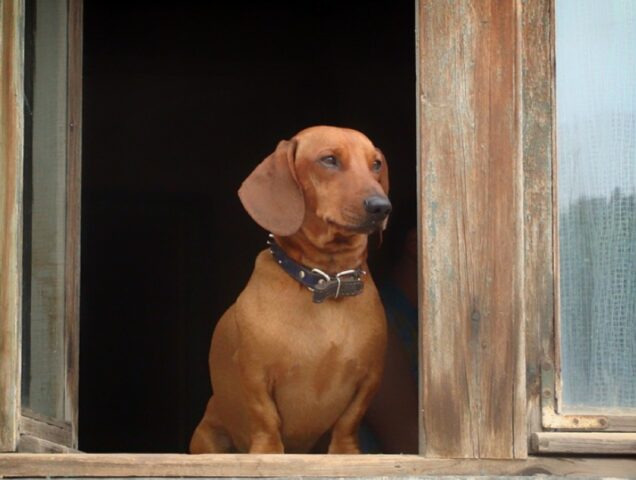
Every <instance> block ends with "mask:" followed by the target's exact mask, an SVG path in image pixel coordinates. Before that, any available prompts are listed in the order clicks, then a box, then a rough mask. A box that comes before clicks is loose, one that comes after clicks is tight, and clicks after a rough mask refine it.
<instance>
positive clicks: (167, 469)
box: [0, 453, 636, 477]
mask: <svg viewBox="0 0 636 480" xmlns="http://www.w3.org/2000/svg"><path fill="white" fill-rule="evenodd" d="M634 472H636V459H628V458H556V457H545V458H541V457H530V458H528V459H524V460H478V459H433V458H424V457H419V456H417V455H240V454H232V455H185V454H82V453H79V454H76V453H69V454H28V453H7V454H0V477H42V476H46V477H221V476H227V477H290V476H308V477H361V476H373V477H376V476H414V475H536V474H548V475H579V476H580V475H601V476H610V477H628V476H630V475H633V474H634Z"/></svg>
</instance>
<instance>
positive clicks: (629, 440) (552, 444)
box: [531, 432, 636, 474]
mask: <svg viewBox="0 0 636 480" xmlns="http://www.w3.org/2000/svg"><path fill="white" fill-rule="evenodd" d="M531 446H532V451H533V452H536V453H562V454H594V455H607V454H613V455H615V454H621V455H636V433H604V432H595V433H591V432H584V433H583V432H577V433H564V432H539V433H534V434H532V437H531ZM634 473H636V470H634V471H633V472H632V474H634Z"/></svg>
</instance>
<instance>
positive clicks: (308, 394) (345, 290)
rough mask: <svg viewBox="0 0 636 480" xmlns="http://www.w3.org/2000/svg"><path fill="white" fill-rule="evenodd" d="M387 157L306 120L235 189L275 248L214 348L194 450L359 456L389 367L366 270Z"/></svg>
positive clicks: (382, 205) (220, 327) (383, 212)
mask: <svg viewBox="0 0 636 480" xmlns="http://www.w3.org/2000/svg"><path fill="white" fill-rule="evenodd" d="M388 192H389V175H388V166H387V163H386V159H385V158H384V155H383V154H382V152H381V151H380V150H379V149H377V148H376V147H374V145H373V144H372V143H371V141H370V140H369V139H368V138H367V137H366V136H365V135H364V134H362V133H360V132H358V131H356V130H351V129H345V128H337V127H329V126H317V127H311V128H307V129H305V130H302V131H301V132H299V133H298V134H296V135H295V136H294V137H293V138H292V139H291V140H283V141H281V142H280V143H279V144H278V146H277V147H276V150H275V151H274V152H273V153H272V154H271V155H269V156H268V157H267V158H266V159H265V160H263V161H262V162H261V163H260V164H259V165H258V166H257V167H256V169H255V170H254V171H253V172H252V173H251V174H250V175H249V176H248V177H247V178H246V179H245V181H244V182H243V184H242V185H241V187H240V189H239V192H238V194H239V197H240V200H241V202H242V204H243V206H244V207H245V209H246V210H247V212H248V214H249V215H250V216H251V217H252V218H253V219H254V220H255V221H256V223H258V224H259V225H260V226H261V227H263V228H264V229H266V230H268V231H269V232H271V234H270V241H269V248H268V249H266V250H264V251H262V252H261V253H260V254H259V255H258V256H257V258H256V262H255V266H254V271H253V273H252V275H251V277H250V279H249V281H248V283H247V286H246V287H245V289H244V290H243V291H242V293H241V294H240V295H239V296H238V298H237V300H236V302H235V303H234V304H233V305H232V306H231V307H230V308H229V309H228V310H227V311H226V312H225V314H224V315H223V316H222V317H221V319H220V320H219V322H218V324H217V326H216V328H215V331H214V334H213V336H212V343H211V347H210V356H209V367H210V376H211V381H212V387H213V395H212V397H211V398H210V400H209V402H208V404H207V407H206V410H205V413H204V415H203V418H202V419H201V421H200V423H199V424H198V426H197V427H196V429H195V431H194V434H193V436H192V440H191V442H190V452H191V453H225V452H236V451H238V452H250V453H284V452H288V453H304V452H308V451H310V450H311V449H312V447H313V446H314V445H315V444H316V442H317V441H318V439H320V438H321V437H322V436H323V434H326V433H328V432H329V431H331V438H330V442H329V447H328V452H329V453H359V452H360V449H359V445H358V438H357V430H358V425H359V423H360V421H361V419H362V417H363V415H364V413H365V411H366V409H367V407H368V405H369V403H370V401H371V399H372V397H373V394H374V393H375V391H376V390H377V388H378V386H379V383H380V379H381V377H382V371H383V366H384V354H385V349H386V338H387V337H386V335H387V334H386V318H385V314H384V309H383V307H382V303H381V301H380V297H379V295H378V292H377V289H376V287H375V284H374V283H373V280H372V278H371V276H370V275H369V274H368V273H367V269H368V267H367V262H366V260H367V243H368V235H369V234H371V233H372V232H374V231H376V230H381V229H383V228H384V227H385V226H386V222H387V219H388V215H389V213H390V211H391V203H390V201H389V199H388Z"/></svg>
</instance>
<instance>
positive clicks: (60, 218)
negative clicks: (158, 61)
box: [22, 0, 67, 419]
mask: <svg viewBox="0 0 636 480" xmlns="http://www.w3.org/2000/svg"><path fill="white" fill-rule="evenodd" d="M29 7H30V8H31V10H30V11H29V12H28V14H27V30H28V29H29V28H30V29H31V30H32V31H28V32H27V36H28V38H29V39H30V40H31V42H32V44H28V45H27V52H26V59H25V62H26V65H27V67H26V68H27V70H29V69H30V72H29V74H28V75H27V80H30V84H29V85H27V86H25V90H26V94H27V100H26V104H25V124H26V125H25V131H26V137H25V143H27V142H28V144H27V146H26V148H25V163H27V164H28V165H27V166H26V167H25V183H30V188H29V185H27V186H25V192H29V193H26V194H25V195H29V194H30V198H29V199H25V205H29V203H30V206H31V209H30V212H29V211H25V245H28V246H30V248H28V252H25V276H27V277H28V278H27V279H26V282H25V290H27V291H25V297H24V298H25V300H26V301H25V305H24V310H25V311H24V325H23V382H22V405H23V406H25V407H28V408H30V409H31V410H33V411H35V412H36V413H39V414H43V415H46V416H49V417H54V418H57V419H64V418H65V412H64V409H65V405H64V391H65V381H66V379H65V372H66V369H65V362H64V360H65V355H64V323H65V322H64V314H65V308H64V292H65V288H64V280H65V243H66V242H65V240H66V235H65V233H66V86H67V83H66V75H67V58H66V44H67V36H66V18H67V6H66V1H64V0H36V1H33V2H29V3H28V4H27V8H29ZM28 41H29V40H27V42H28ZM29 47H30V48H29ZM29 57H31V58H29ZM29 76H30V77H31V78H30V79H29V78H28V77H29ZM29 137H30V138H29ZM29 200H30V202H29ZM29 213H30V220H29ZM28 237H30V238H28ZM25 249H26V248H25ZM29 270H30V275H29ZM29 280H30V281H29Z"/></svg>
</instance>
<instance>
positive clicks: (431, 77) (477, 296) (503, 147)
mask: <svg viewBox="0 0 636 480" xmlns="http://www.w3.org/2000/svg"><path fill="white" fill-rule="evenodd" d="M419 1H420V4H419V12H418V16H419V18H418V22H419V38H418V41H419V65H418V67H419V101H420V105H419V107H420V118H419V120H420V135H421V139H420V155H421V159H420V161H421V164H420V198H421V210H420V212H421V249H422V250H421V253H422V279H423V281H422V285H421V289H422V291H421V315H422V330H421V331H422V336H423V344H422V409H423V429H424V436H425V443H424V445H423V451H422V453H423V454H424V455H426V456H428V457H460V458H514V457H524V456H526V455H527V435H526V430H525V429H526V416H525V351H524V348H525V347H524V323H523V311H522V301H521V292H522V289H523V278H522V275H521V272H522V261H523V255H522V254H523V230H522V227H523V219H522V207H523V204H522V193H523V192H522V169H521V154H520V143H519V141H520V140H519V137H520V135H519V130H520V123H519V111H520V93H521V90H520V85H519V78H520V72H519V64H520V62H519V52H520V50H519V43H520V42H519V40H518V36H519V34H520V29H519V11H520V5H519V2H518V1H516V0H506V1H499V0H472V1H471V0H457V1H441V0H419Z"/></svg>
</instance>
